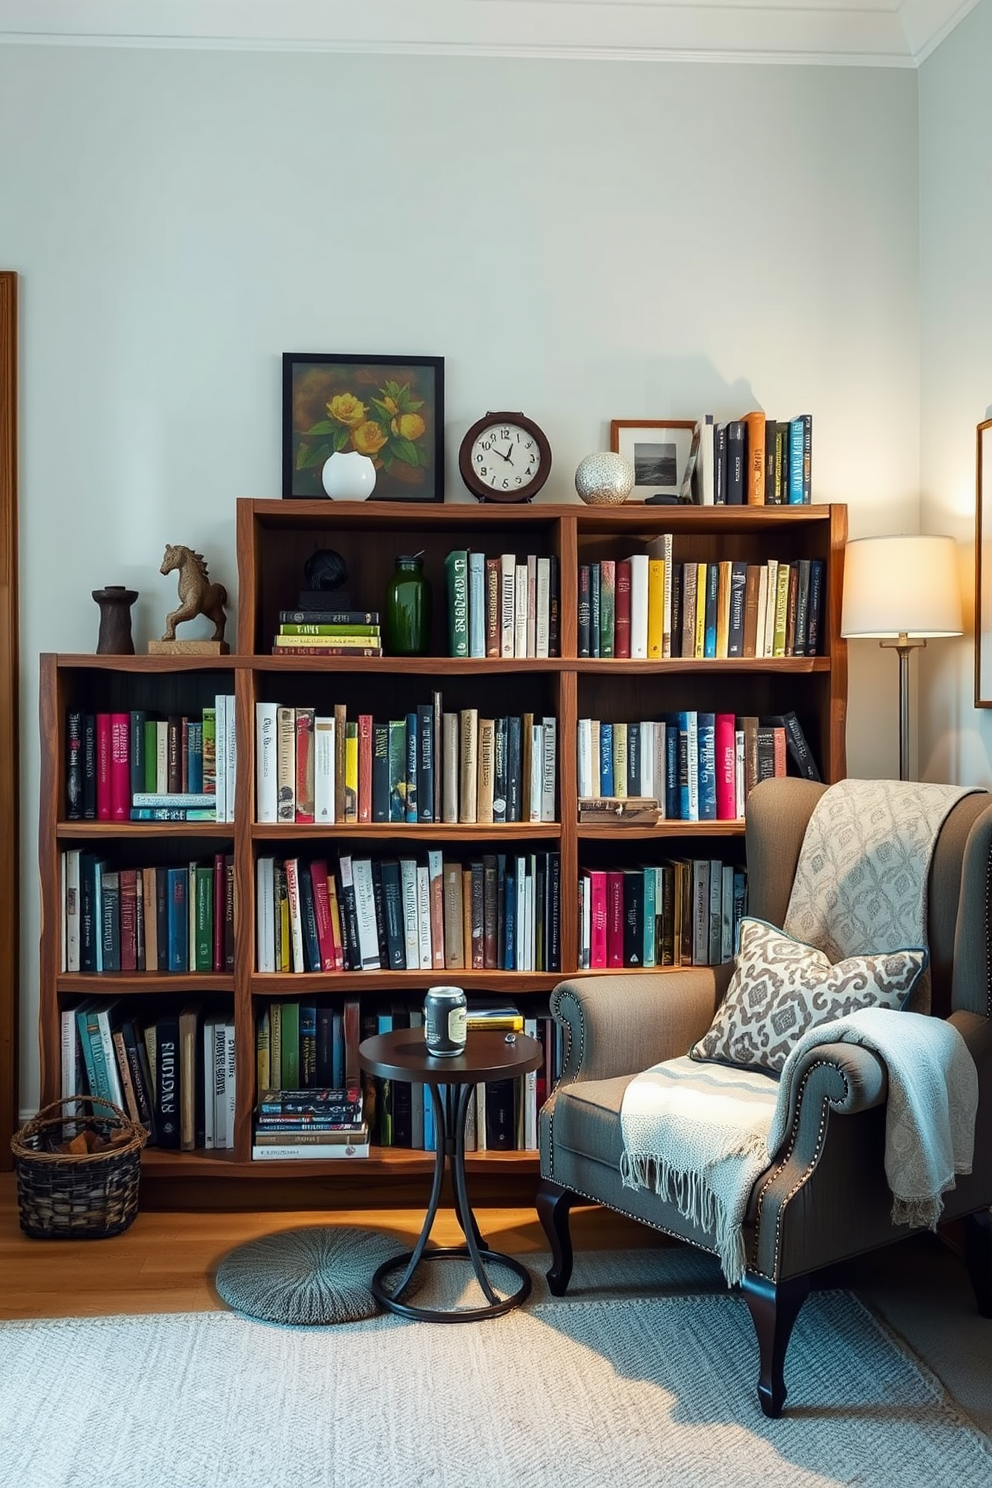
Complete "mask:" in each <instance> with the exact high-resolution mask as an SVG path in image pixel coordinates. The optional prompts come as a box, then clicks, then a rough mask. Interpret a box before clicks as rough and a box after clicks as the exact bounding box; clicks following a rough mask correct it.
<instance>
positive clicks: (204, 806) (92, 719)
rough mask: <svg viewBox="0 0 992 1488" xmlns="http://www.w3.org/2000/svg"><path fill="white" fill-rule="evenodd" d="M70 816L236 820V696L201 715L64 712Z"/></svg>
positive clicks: (86, 818) (71, 818)
mask: <svg viewBox="0 0 992 1488" xmlns="http://www.w3.org/2000/svg"><path fill="white" fill-rule="evenodd" d="M66 725H67V739H66V819H67V820H68V821H175V820H199V821H223V822H229V821H233V820H234V792H235V783H236V775H237V740H236V734H235V727H234V698H233V696H230V695H228V694H226V693H225V694H222V693H218V694H217V695H216V696H215V698H214V702H213V704H212V705H210V706H208V707H205V708H204V709H203V710H202V712H201V713H200V715H199V717H188V716H180V715H178V714H169V715H167V716H164V717H154V716H150V715H149V713H148V711H147V710H146V709H143V708H133V709H131V710H130V711H128V712H108V713H85V712H82V711H81V710H79V709H75V708H73V709H70V710H69V712H68V714H67V716H66Z"/></svg>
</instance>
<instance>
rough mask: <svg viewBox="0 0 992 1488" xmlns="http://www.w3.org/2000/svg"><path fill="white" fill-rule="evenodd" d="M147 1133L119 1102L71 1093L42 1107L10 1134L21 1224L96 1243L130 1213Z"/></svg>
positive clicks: (35, 1231) (49, 1236)
mask: <svg viewBox="0 0 992 1488" xmlns="http://www.w3.org/2000/svg"><path fill="white" fill-rule="evenodd" d="M147 1140H148V1133H147V1131H146V1130H145V1128H144V1127H143V1126H141V1125H139V1123H138V1122H136V1121H132V1120H131V1118H130V1117H129V1116H127V1115H126V1114H125V1112H124V1111H122V1110H121V1109H120V1107H119V1106H115V1105H114V1104H113V1103H112V1102H111V1101H108V1100H103V1099H102V1098H101V1097H99V1096H89V1095H74V1096H71V1097H68V1098H66V1099H63V1100H59V1101H53V1102H52V1104H51V1105H50V1106H43V1107H42V1109H41V1110H40V1111H39V1112H38V1114H37V1116H35V1117H34V1119H33V1120H31V1121H28V1122H26V1123H25V1125H24V1126H22V1127H21V1129H20V1131H18V1132H16V1133H15V1134H14V1136H13V1137H11V1139H10V1150H11V1151H12V1152H13V1154H14V1163H15V1166H16V1168H17V1201H18V1205H19V1207H20V1222H21V1229H22V1230H23V1231H24V1233H25V1235H30V1236H31V1237H32V1238H33V1239H35V1240H67V1239H68V1240H85V1239H92V1240H102V1239H106V1238H107V1237H108V1236H109V1235H119V1234H120V1233H121V1231H122V1230H126V1229H127V1227H128V1225H129V1224H130V1223H131V1221H132V1220H133V1219H134V1216H135V1215H136V1214H137V1212H138V1180H139V1178H140V1176H141V1149H142V1147H143V1146H144V1145H145V1143H146V1142H147Z"/></svg>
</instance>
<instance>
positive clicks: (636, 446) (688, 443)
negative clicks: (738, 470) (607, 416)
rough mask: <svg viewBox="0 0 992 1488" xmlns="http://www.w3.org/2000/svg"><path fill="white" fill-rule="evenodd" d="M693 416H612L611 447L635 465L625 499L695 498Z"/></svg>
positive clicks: (670, 501)
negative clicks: (677, 417)
mask: <svg viewBox="0 0 992 1488" xmlns="http://www.w3.org/2000/svg"><path fill="white" fill-rule="evenodd" d="M695 428H696V421H695V419H611V420H610V449H611V450H613V451H614V452H615V453H617V454H621V455H625V456H626V458H627V459H628V460H629V461H630V463H631V465H632V466H633V467H634V489H633V490H632V491H631V493H630V495H629V496H628V497H627V500H628V501H650V500H651V499H652V498H657V499H658V500H659V502H660V503H661V502H663V503H665V504H674V503H676V502H682V501H685V502H690V501H692V500H694V497H693V495H692V494H691V491H692V467H693V464H694V463H695V455H694V451H693V439H692V436H693V431H694V430H695Z"/></svg>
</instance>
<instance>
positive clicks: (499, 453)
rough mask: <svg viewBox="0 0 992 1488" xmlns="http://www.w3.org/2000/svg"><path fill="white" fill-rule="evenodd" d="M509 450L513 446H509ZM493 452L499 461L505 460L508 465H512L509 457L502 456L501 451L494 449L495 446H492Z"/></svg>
mask: <svg viewBox="0 0 992 1488" xmlns="http://www.w3.org/2000/svg"><path fill="white" fill-rule="evenodd" d="M510 448H511V449H512V448H513V446H512V445H511V446H510ZM493 450H494V452H495V453H496V454H497V455H499V457H500V459H501V460H505V461H506V463H507V464H508V465H512V464H513V461H512V460H511V459H510V456H509V455H504V453H503V451H502V450H498V449H496V446H495V445H493Z"/></svg>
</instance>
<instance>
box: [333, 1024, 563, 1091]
mask: <svg viewBox="0 0 992 1488" xmlns="http://www.w3.org/2000/svg"><path fill="white" fill-rule="evenodd" d="M358 1058H359V1063H360V1064H361V1066H362V1068H363V1069H365V1070H368V1072H369V1074H371V1075H379V1076H380V1077H381V1078H383V1079H387V1080H426V1081H428V1082H429V1083H432V1084H438V1085H480V1084H484V1083H486V1082H487V1081H489V1080H510V1079H513V1078H514V1076H516V1075H525V1074H527V1072H528V1071H529V1070H534V1069H537V1068H538V1066H539V1065H540V1064H542V1063H543V1062H544V1050H543V1049H542V1048H541V1045H540V1044H539V1043H538V1041H537V1039H533V1038H529V1037H528V1036H527V1035H526V1034H524V1033H518V1034H515V1035H514V1042H513V1043H507V1041H506V1033H505V1031H504V1030H503V1029H498V1030H495V1029H494V1030H489V1029H474V1028H473V1029H470V1030H469V1033H468V1038H467V1040H466V1044H465V1051H464V1053H462V1054H456V1055H454V1056H449V1057H445V1056H438V1055H436V1054H429V1053H428V1052H427V1045H426V1043H425V1042H424V1036H423V1033H422V1032H421V1031H420V1030H419V1029H413V1028H394V1029H393V1031H392V1033H377V1034H375V1035H373V1037H372V1038H367V1039H363V1040H362V1042H361V1043H360V1044H359V1046H358Z"/></svg>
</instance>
